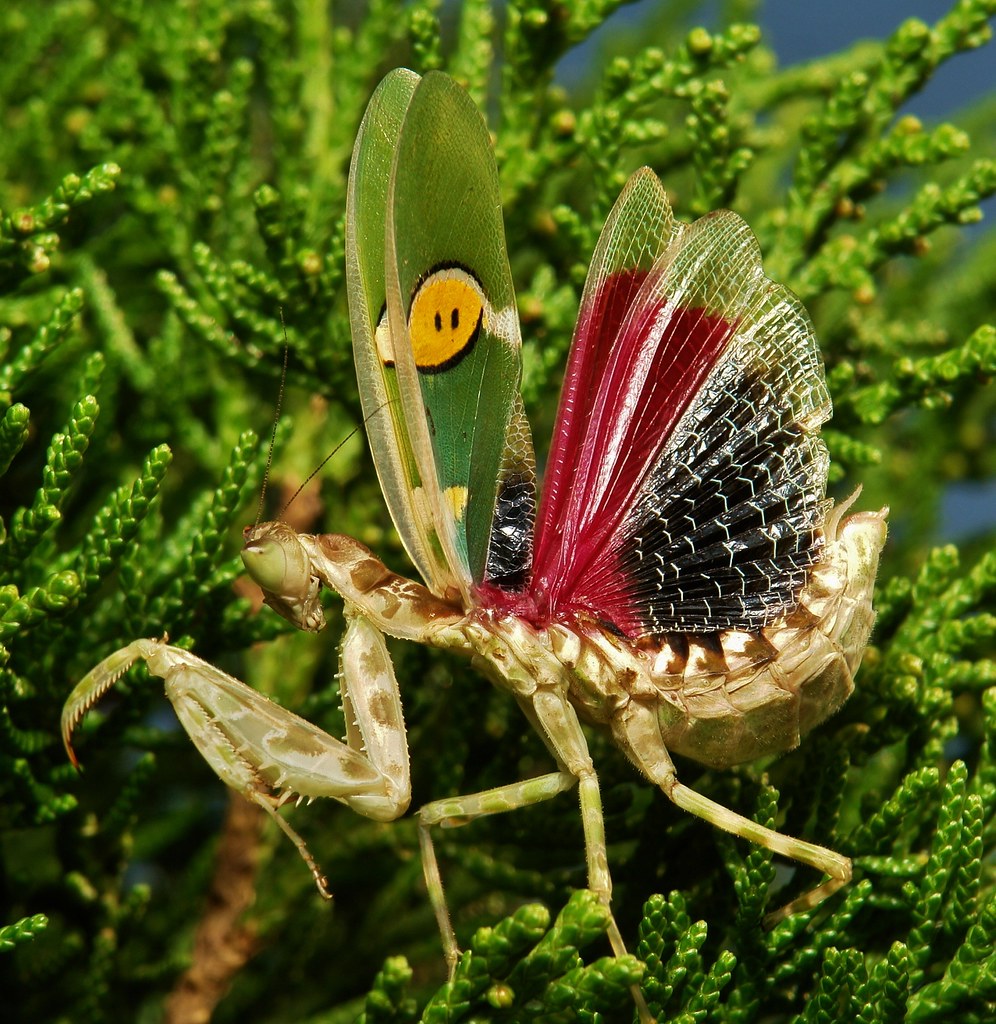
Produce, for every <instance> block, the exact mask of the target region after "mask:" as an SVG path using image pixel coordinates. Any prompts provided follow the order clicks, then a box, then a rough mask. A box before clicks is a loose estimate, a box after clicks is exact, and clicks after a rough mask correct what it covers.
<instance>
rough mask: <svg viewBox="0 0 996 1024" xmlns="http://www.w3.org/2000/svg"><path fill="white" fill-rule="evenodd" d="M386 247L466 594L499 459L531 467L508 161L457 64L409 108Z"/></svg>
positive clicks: (427, 463)
mask: <svg viewBox="0 0 996 1024" xmlns="http://www.w3.org/2000/svg"><path fill="white" fill-rule="evenodd" d="M386 247H387V293H388V298H387V310H388V322H389V324H390V329H391V334H392V338H393V345H394V351H395V354H396V356H397V366H398V374H399V377H400V379H401V382H402V387H401V394H402V401H403V404H404V408H405V417H406V420H407V422H408V427H409V431H410V432H411V435H412V441H413V446H414V449H415V454H416V458H417V459H418V464H419V468H420V470H421V471H422V478H423V480H429V481H431V483H432V485H433V486H431V488H430V493H429V503H430V507H431V508H432V511H433V518H434V520H435V523H436V526H437V530H438V532H439V535H440V539H441V540H442V542H443V547H444V550H445V551H446V554H447V559H448V562H449V565H450V568H451V569H452V570H453V572H454V574H455V575H456V576H457V577H458V578H459V581H460V583H461V591H462V593H463V596H464V600H465V601H466V602H467V603H469V602H470V601H471V600H472V598H471V586H472V584H473V583H477V582H480V581H482V580H484V579H485V576H486V566H487V562H488V551H489V549H490V547H491V538H492V532H493V528H494V526H495V522H494V515H495V507H496V501H497V498H498V495H499V494H500V493H501V491H502V490H503V484H502V483H501V481H500V479H499V478H500V476H501V473H502V468H503V466H507V465H513V464H514V465H515V466H516V467H517V469H516V472H517V473H518V472H520V471H522V470H524V467H526V466H528V465H529V464H530V462H531V457H532V456H531V451H532V446H531V443H530V441H529V435H528V430H524V429H523V427H522V425H521V424H517V425H516V426H515V427H513V428H512V442H514V443H515V444H516V445H517V446H518V447H517V449H516V452H515V454H514V455H510V452H509V445H510V443H512V442H510V440H509V434H510V425H511V424H512V420H513V414H514V411H515V408H516V403H517V401H518V394H519V379H520V376H521V358H522V354H521V342H520V338H519V322H518V316H517V314H516V308H515V295H514V292H513V290H512V279H511V274H510V271H509V268H508V257H507V254H506V250H505V231H504V226H503V223H502V217H501V205H500V199H499V191H498V170H497V168H496V166H495V161H494V154H493V151H492V148H491V140H490V136H489V135H488V130H487V126H486V125H485V123H484V120H483V118H482V117H481V115H480V113H479V112H478V110H477V108H476V107H475V106H474V104H473V101H472V100H471V99H470V97H469V96H467V94H466V93H465V92H464V91H463V90H462V89H461V88H460V87H459V86H458V85H457V84H456V83H455V82H454V81H453V80H452V79H451V78H449V77H447V76H446V75H442V74H429V75H426V77H425V78H423V79H422V81H421V82H420V83H419V86H418V88H417V89H416V90H415V94H414V95H413V97H412V100H411V103H410V104H409V107H408V111H407V113H406V115H405V119H404V123H403V125H402V129H401V133H400V136H399V138H398V145H397V152H396V154H395V162H394V172H393V175H392V183H391V193H390V196H389V202H388V227H387V236H386ZM508 557H511V555H510V554H509V555H508ZM520 571H521V570H520Z"/></svg>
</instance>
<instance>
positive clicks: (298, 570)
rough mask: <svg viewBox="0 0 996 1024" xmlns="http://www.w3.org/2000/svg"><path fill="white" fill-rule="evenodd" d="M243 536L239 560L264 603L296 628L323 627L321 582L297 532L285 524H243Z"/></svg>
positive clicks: (310, 629) (314, 630)
mask: <svg viewBox="0 0 996 1024" xmlns="http://www.w3.org/2000/svg"><path fill="white" fill-rule="evenodd" d="M243 536H244V538H245V540H244V543H243V546H242V561H243V563H244V564H245V567H246V570H247V572H248V573H249V575H250V576H251V577H252V578H253V579H254V580H255V581H256V582H257V583H258V584H259V585H260V587H262V588H263V600H264V602H265V603H266V604H268V605H269V606H270V607H271V608H272V609H273V610H274V611H275V612H277V613H278V614H279V615H282V616H283V617H284V618H285V619H287V620H288V621H289V622H292V623H294V625H295V626H297V627H298V628H299V629H304V630H307V631H308V632H310V633H317V632H318V631H319V630H320V629H323V628H324V627H325V615H324V613H323V612H322V606H321V604H320V602H319V600H318V592H319V590H320V589H321V584H320V583H319V581H318V579H317V577H316V576H315V575H314V573H313V571H312V565H311V556H310V555H309V554H308V550H307V548H306V547H305V545H304V543H303V542H302V540H301V537H300V536H299V535H298V533H297V531H296V530H294V529H293V528H292V527H290V526H288V525H287V524H286V523H261V524H260V525H258V526H247V527H246V529H245V532H244V534H243Z"/></svg>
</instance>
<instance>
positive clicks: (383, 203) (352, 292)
mask: <svg viewBox="0 0 996 1024" xmlns="http://www.w3.org/2000/svg"><path fill="white" fill-rule="evenodd" d="M418 83H419V76H418V75H416V74H415V73H414V72H412V71H407V70H405V69H403V68H402V69H398V70H396V71H392V72H391V73H390V74H389V75H388V76H387V77H386V78H385V79H384V80H383V82H381V84H380V85H379V86H378V88H377V90H376V91H375V92H374V95H373V97H372V98H371V100H370V103H369V105H368V106H367V111H366V114H365V115H364V117H363V122H362V124H361V125H360V130H359V133H358V135H357V137H356V144H355V146H354V148H353V159H352V163H351V165H350V172H349V191H348V196H347V200H346V280H347V286H348V292H349V313H350V321H351V326H352V332H353V355H354V359H355V362H356V376H357V381H358V383H359V391H360V401H361V403H362V407H363V417H364V421H365V424H366V431H367V437H368V438H369V442H370V448H371V451H372V454H373V458H374V463H375V465H376V467H377V475H378V478H379V479H380V484H381V489H382V490H383V492H384V498H385V500H386V501H387V505H388V509H389V510H390V512H391V517H392V518H393V520H394V523H395V526H396V527H397V529H398V533H399V534H400V536H401V540H402V542H403V543H404V545H405V548H406V550H407V551H408V554H409V556H410V557H411V559H412V561H413V562H414V563H415V566H416V568H417V569H418V570H419V572H420V573H421V574H422V577H423V579H425V581H426V583H428V584H429V586H430V587H431V588H432V589H433V590H434V591H435V592H436V593H439V594H443V593H445V592H446V591H447V590H448V589H452V588H453V587H458V586H459V584H458V583H457V580H456V579H455V577H454V575H453V573H452V572H451V571H450V569H449V565H448V562H447V559H446V557H445V556H444V554H443V551H442V548H441V545H440V543H439V539H438V537H437V535H436V526H435V522H434V520H433V516H432V514H431V511H430V509H429V507H428V505H427V504H426V503H425V502H422V503H421V505H420V504H418V502H417V500H416V496H417V495H419V494H421V493H424V492H423V490H422V487H421V478H420V475H419V471H418V465H417V462H416V459H415V454H414V451H413V447H412V441H411V438H410V436H409V430H408V427H407V424H406V419H405V412H404V406H403V403H402V401H401V397H400V390H399V385H398V377H397V371H396V370H395V368H394V366H393V365H387V364H385V361H384V359H383V358H382V355H381V353H379V351H378V346H377V325H378V322H379V321H380V319H381V318H382V316H383V315H384V311H385V308H386V303H387V293H386V289H385V275H384V270H385V252H384V239H385V226H386V220H387V205H388V193H389V190H390V183H391V171H392V169H393V166H394V157H395V151H396V149H397V140H398V136H399V134H400V132H401V126H402V123H403V121H404V119H405V113H406V111H407V110H408V106H409V103H410V101H411V98H412V94H413V93H414V92H415V89H416V86H417V85H418ZM381 341H382V346H383V344H389V343H390V332H389V331H386V330H382V332H381Z"/></svg>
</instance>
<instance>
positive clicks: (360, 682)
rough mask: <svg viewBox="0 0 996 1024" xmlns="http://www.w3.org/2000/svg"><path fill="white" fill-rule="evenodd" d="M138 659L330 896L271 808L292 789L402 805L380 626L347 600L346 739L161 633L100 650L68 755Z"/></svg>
mask: <svg viewBox="0 0 996 1024" xmlns="http://www.w3.org/2000/svg"><path fill="white" fill-rule="evenodd" d="M140 660H141V661H145V663H146V664H147V665H148V668H149V672H150V673H151V674H152V675H154V676H158V677H159V678H161V679H163V680H164V681H165V683H166V696H167V697H168V698H169V700H170V702H171V703H172V705H173V707H174V709H175V711H176V715H177V717H178V718H179V720H180V723H181V724H182V725H183V727H184V729H186V731H187V733H188V734H189V736H190V738H191V740H192V741H193V743H194V746H196V747H197V749H198V750H199V751H200V753H201V756H202V757H203V758H204V759H205V760H206V761H207V763H208V764H209V765H210V766H211V767H212V769H214V772H215V774H216V775H217V776H218V778H220V779H221V780H222V782H224V783H225V784H226V785H228V786H231V787H232V789H235V790H237V791H238V792H239V793H241V794H242V795H243V796H245V797H246V798H247V799H248V800H251V801H252V802H253V803H255V804H257V805H258V806H259V807H262V808H263V810H264V811H266V812H267V814H269V815H270V817H271V818H273V820H274V821H276V823H277V824H278V825H279V826H280V828H281V829H282V830H283V831H284V833H285V834H286V835H287V836H288V837H289V838H290V840H291V841H292V842H293V843H294V845H295V846H296V847H297V849H298V852H299V853H300V854H301V856H302V858H303V859H304V862H305V863H306V864H307V865H308V868H309V869H310V870H311V873H312V876H313V877H314V879H315V883H316V885H317V886H318V889H319V891H320V892H321V894H322V896H324V897H325V898H326V899H329V898H331V894H330V892H329V890H328V884H327V881H326V879H325V877H324V876H323V875H322V873H321V871H320V869H319V867H318V865H317V864H316V863H315V860H314V858H313V857H312V856H311V853H310V852H309V851H308V848H307V846H306V845H305V842H304V840H303V839H302V838H301V836H300V835H298V833H297V832H296V831H295V830H294V829H293V828H292V827H291V826H290V825H289V824H288V823H287V822H286V821H285V820H284V819H283V817H281V815H279V814H278V813H277V808H279V807H281V806H283V804H285V803H287V802H288V801H290V800H293V799H295V798H302V797H303V798H308V799H310V798H314V797H331V798H332V799H334V800H338V801H340V802H341V803H344V804H347V805H348V806H350V807H352V808H353V810H355V811H358V812H359V813H360V814H364V815H366V816H367V817H368V818H373V819H375V820H377V821H391V820H393V819H394V818H397V817H399V816H400V815H402V814H403V813H404V812H405V810H406V809H407V808H408V804H409V802H410V800H411V784H410V780H409V768H408V742H407V737H406V734H405V725H404V718H403V715H402V711H401V697H400V694H399V692H398V684H397V681H396V680H395V677H394V669H393V668H392V666H391V661H390V657H389V655H388V653H387V647H386V645H385V643H384V637H383V635H382V634H381V633H380V631H379V630H377V629H376V628H375V627H374V626H372V625H371V624H370V623H369V622H368V621H367V620H366V619H365V618H364V617H363V616H362V615H359V614H357V613H356V612H355V611H353V610H352V609H348V608H347V626H346V632H345V635H344V637H343V641H342V647H341V651H340V667H341V676H342V703H343V709H344V711H345V713H346V742H345V743H342V742H340V741H339V740H337V739H334V738H333V737H331V736H329V735H328V733H326V732H323V731H322V730H321V729H318V728H316V727H315V726H313V725H312V724H311V723H310V722H307V721H305V720H304V719H303V718H300V717H299V716H298V715H295V714H294V713H293V712H291V711H288V710H286V709H285V708H282V707H281V706H280V705H279V704H275V703H274V702H273V701H271V700H269V699H267V698H266V697H264V696H263V695H262V694H260V693H258V692H257V691H256V690H254V689H252V688H251V687H249V686H246V684H245V683H242V682H239V680H238V679H235V678H233V677H232V676H230V675H228V674H226V673H225V672H222V671H221V670H220V669H217V668H215V667H214V666H213V665H210V664H208V663H207V662H206V661H204V660H202V659H201V658H198V657H197V656H196V655H194V654H191V653H190V652H189V651H184V650H181V649H180V648H179V647H171V646H170V645H169V644H167V643H166V642H165V640H136V641H134V642H133V643H131V644H129V645H128V646H127V647H124V648H122V649H121V650H119V651H116V652H115V653H114V654H112V655H111V656H110V657H108V658H105V659H104V660H103V661H102V662H101V663H100V664H99V665H98V666H97V667H96V668H95V669H93V670H92V671H91V672H90V673H89V674H88V675H87V676H86V677H85V678H84V679H83V680H81V681H80V683H79V685H78V686H77V687H76V689H75V690H74V691H73V692H72V694H71V695H70V697H69V700H68V701H67V702H66V706H65V708H64V710H63V713H62V737H63V741H64V742H65V744H66V750H67V752H68V753H69V756H70V759H71V760H72V761H73V763H74V764H77V765H78V762H77V760H76V756H75V753H74V752H73V749H72V746H71V740H72V733H73V730H74V729H75V727H76V725H77V724H78V723H79V721H80V719H81V718H82V717H83V715H84V714H85V713H86V711H87V710H88V709H89V708H90V707H91V706H92V705H93V704H94V703H95V702H96V701H97V700H98V699H99V698H100V697H101V696H102V694H104V693H105V692H106V691H107V690H108V689H110V687H111V686H113V684H114V683H115V681H116V680H117V679H119V678H120V676H121V675H123V674H124V672H126V671H127V670H128V668H129V667H130V666H131V665H132V664H134V663H135V662H136V661H140Z"/></svg>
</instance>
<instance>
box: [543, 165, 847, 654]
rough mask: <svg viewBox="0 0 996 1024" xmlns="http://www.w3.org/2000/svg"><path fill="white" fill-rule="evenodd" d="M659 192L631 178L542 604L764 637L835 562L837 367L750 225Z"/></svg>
mask: <svg viewBox="0 0 996 1024" xmlns="http://www.w3.org/2000/svg"><path fill="white" fill-rule="evenodd" d="M648 179H652V181H651V180H648ZM653 183H656V178H654V177H653V175H651V174H650V172H648V171H644V172H639V173H638V175H636V176H634V179H632V180H631V182H630V185H629V186H627V188H626V190H625V191H624V192H623V194H622V195H621V196H620V199H619V201H618V202H617V204H616V208H615V209H614V210H613V213H612V215H611V216H610V218H609V221H608V222H607V224H606V227H605V230H604V232H603V236H602V239H601V240H600V242H599V246H598V250H597V251H596V257H595V261H594V263H593V266H592V270H591V272H590V274H589V282H588V284H587V285H586V289H585V295H584V299H583V302H582V311H581V315H580V317H579V322H578V328H577V331H576V332H575V338H574V343H573V347H572V353H571V360H570V366H569V370H568V376H567V379H566V380H565V384H564V394H563V395H562V398H561V406H560V410H561V411H560V415H561V417H562V421H561V422H560V423H558V427H557V430H556V433H555V437H554V446H553V450H552V452H551V466H552V467H554V468H555V469H554V475H553V477H552V481H551V482H552V487H551V489H550V490H548V491H547V492H546V493H545V494H544V496H543V502H542V504H541V510H540V515H539V525H538V534H537V541H536V553H535V577H534V580H533V585H532V591H533V598H534V600H535V603H536V607H537V614H538V615H539V617H541V618H543V617H548V616H552V615H556V614H558V613H564V612H569V611H588V612H590V613H593V614H595V615H596V616H598V617H599V618H601V619H603V620H604V621H607V622H609V623H611V624H612V625H614V626H615V627H616V628H617V629H619V630H620V631H622V632H624V633H626V634H627V635H630V636H633V637H636V636H642V635H648V634H656V633H663V632H668V631H674V630H688V631H696V632H708V631H712V630H719V629H724V628H728V627H739V628H756V627H758V626H760V625H763V624H765V623H767V622H769V621H771V620H772V619H773V618H774V617H775V616H777V615H778V614H780V613H782V612H784V611H786V610H788V609H789V608H790V607H792V606H793V604H794V602H795V600H796V598H797V595H798V591H799V589H800V587H801V586H802V584H803V582H804V579H805V573H806V569H807V568H808V567H809V566H810V565H811V564H812V562H813V559H814V557H815V554H816V551H817V546H818V542H819V528H820V526H821V524H822V520H823V516H824V514H825V502H824V493H825V486H826V474H827V465H828V462H827V456H826V452H825V449H824V447H823V444H822V442H821V441H820V440H819V438H818V436H817V434H816V432H817V431H818V430H819V427H820V424H821V423H822V422H823V421H824V420H825V419H826V418H827V417H828V416H829V415H830V401H829V396H828V394H827V391H826V388H825V385H824V382H823V371H822V364H821V362H820V357H819V353H818V349H817V345H816V340H815V337H814V335H813V332H812V328H811V326H810V323H809V320H808V318H807V317H806V314H805V312H804V310H803V309H802V307H801V306H800V304H799V303H798V302H797V301H796V300H795V298H794V297H793V296H791V295H790V294H789V293H788V292H787V291H785V289H783V288H780V287H777V286H775V285H773V284H772V283H771V282H770V281H769V280H768V279H767V278H765V277H764V274H763V271H762V269H761V261H760V252H759V250H758V247H757V243H756V240H755V239H754V236H753V235H752V234H751V232H750V229H749V228H748V227H747V225H746V224H745V223H744V221H743V220H741V218H739V217H738V216H736V215H735V214H733V213H730V212H727V211H722V212H719V213H715V214H711V215H709V216H708V217H704V218H702V219H701V220H699V221H697V222H696V223H694V224H692V225H690V226H686V225H682V224H678V223H675V222H672V221H671V218H670V211H669V210H668V211H667V212H666V213H665V212H662V209H661V206H660V201H659V200H655V199H654V196H655V188H654V184H653ZM656 192H657V193H658V194H659V195H660V196H661V197H663V190H662V189H661V188H660V185H659V183H657V184H656ZM663 202H664V210H666V200H663ZM655 232H659V237H662V238H663V240H664V241H663V244H662V245H660V246H659V247H658V248H657V250H656V251H655V246H654V244H653V239H654V237H655ZM631 241H635V243H636V244H635V245H631V244H629V243H630V242H631ZM648 256H652V258H653V265H652V267H650V269H649V270H644V266H645V261H646V259H647V257H648ZM627 259H629V261H630V262H629V265H628V268H627V265H626V260H627ZM641 261H643V262H642V263H641ZM576 367H577V368H580V370H579V372H577V373H575V372H574V371H575V368H576Z"/></svg>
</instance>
